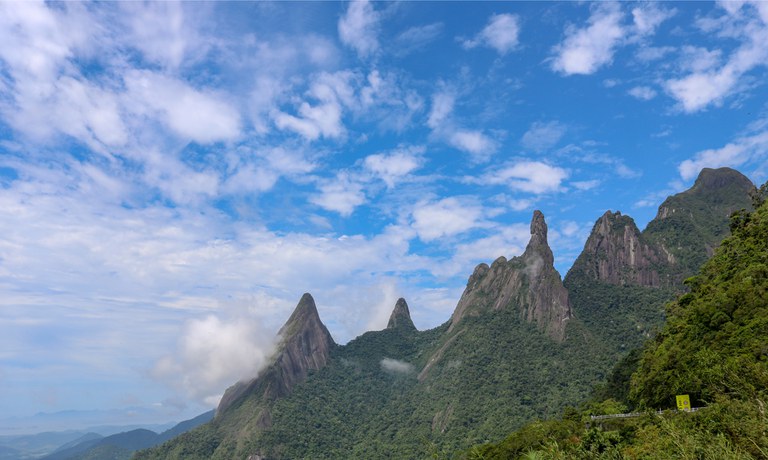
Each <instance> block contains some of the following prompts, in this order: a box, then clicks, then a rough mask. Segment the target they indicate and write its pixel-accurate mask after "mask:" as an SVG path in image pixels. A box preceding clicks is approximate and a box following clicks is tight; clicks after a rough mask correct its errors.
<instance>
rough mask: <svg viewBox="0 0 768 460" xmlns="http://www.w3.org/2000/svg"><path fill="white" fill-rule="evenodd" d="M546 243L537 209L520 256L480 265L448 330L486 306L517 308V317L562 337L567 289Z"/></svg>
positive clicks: (567, 309) (567, 307)
mask: <svg viewBox="0 0 768 460" xmlns="http://www.w3.org/2000/svg"><path fill="white" fill-rule="evenodd" d="M553 263H554V256H553V255H552V250H551V249H550V248H549V245H548V244H547V224H546V222H545V221H544V215H543V214H542V213H541V212H540V211H535V212H534V213H533V220H532V221H531V239H530V241H529V242H528V246H527V247H526V249H525V252H524V253H523V255H522V256H519V257H514V258H512V259H511V260H509V261H507V259H506V258H504V257H499V258H498V259H496V260H495V261H494V262H493V264H491V266H490V267H489V266H488V265H486V264H480V265H478V266H477V267H476V268H475V271H474V273H472V276H470V277H469V281H468V282H467V288H466V289H465V290H464V294H462V296H461V300H459V304H458V305H457V306H456V310H455V311H454V312H453V315H452V316H451V321H450V326H449V328H448V332H451V331H452V330H453V329H454V328H455V327H456V326H457V325H458V324H459V323H460V321H461V319H462V318H463V317H464V316H465V315H467V314H477V313H479V312H480V311H483V310H486V309H493V310H498V309H501V308H517V309H518V311H519V313H520V317H521V318H522V319H524V320H525V321H528V322H530V323H534V324H536V326H537V327H538V328H539V329H540V330H541V331H543V332H545V333H546V334H547V335H549V336H550V337H552V338H553V339H555V340H562V339H563V337H564V334H565V324H566V321H567V320H568V319H569V318H570V317H571V307H570V303H569V301H568V291H566V289H565V287H563V283H562V281H561V279H560V274H559V273H558V272H557V270H555V267H554V265H553Z"/></svg>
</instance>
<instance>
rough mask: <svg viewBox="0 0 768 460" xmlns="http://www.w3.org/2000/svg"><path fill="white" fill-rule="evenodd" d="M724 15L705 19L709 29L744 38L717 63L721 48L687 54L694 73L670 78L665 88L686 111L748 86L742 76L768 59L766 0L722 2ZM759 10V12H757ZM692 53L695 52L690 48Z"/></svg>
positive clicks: (715, 101)
mask: <svg viewBox="0 0 768 460" xmlns="http://www.w3.org/2000/svg"><path fill="white" fill-rule="evenodd" d="M721 6H722V7H723V8H724V9H725V15H724V16H723V17H721V18H720V21H718V22H715V23H712V24H710V23H706V28H707V29H713V30H709V32H715V33H722V34H726V35H729V36H732V37H733V38H736V39H737V40H739V41H740V42H741V44H740V45H739V47H738V48H736V49H735V50H734V51H733V52H732V53H731V54H730V55H729V56H728V58H727V60H726V61H725V63H724V64H722V65H720V66H718V61H719V56H720V50H714V51H708V50H700V51H698V52H696V53H695V54H694V56H693V59H691V58H687V59H686V61H687V62H688V64H687V67H689V68H690V70H691V73H689V74H688V75H685V76H682V77H676V78H671V79H668V80H667V81H666V83H665V88H666V90H667V92H668V93H669V95H670V96H672V97H673V98H674V99H675V100H676V101H678V103H679V104H680V106H681V108H682V110H684V111H685V112H689V113H691V112H697V111H699V110H703V109H705V108H706V107H708V106H710V105H711V104H721V103H722V101H723V100H724V99H725V98H726V97H728V96H730V95H732V94H734V93H736V92H739V91H741V90H743V89H745V87H744V86H743V84H742V77H743V76H744V75H745V74H747V73H749V72H750V71H752V70H753V69H755V68H757V67H761V66H762V67H764V66H765V65H766V62H768V18H767V17H766V16H767V15H766V14H765V10H766V6H765V3H764V2H743V3H739V4H736V3H732V4H729V3H722V4H721ZM755 12H756V13H758V14H755ZM689 54H693V53H691V52H690V51H689Z"/></svg>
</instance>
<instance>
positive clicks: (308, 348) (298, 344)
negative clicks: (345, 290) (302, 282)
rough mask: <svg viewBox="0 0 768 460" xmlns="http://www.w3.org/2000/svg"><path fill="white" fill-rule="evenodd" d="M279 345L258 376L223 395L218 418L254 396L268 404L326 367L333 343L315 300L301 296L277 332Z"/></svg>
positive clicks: (240, 383)
mask: <svg viewBox="0 0 768 460" xmlns="http://www.w3.org/2000/svg"><path fill="white" fill-rule="evenodd" d="M278 335H279V337H280V343H279V345H278V346H277V351H276V353H275V355H274V360H273V362H272V364H271V365H270V366H269V367H268V368H267V369H266V370H264V371H263V372H262V373H261V375H259V376H258V377H256V378H254V379H252V380H250V381H248V382H238V383H237V384H235V385H233V386H232V387H230V388H229V389H227V391H226V392H225V393H224V396H223V397H222V398H221V402H219V407H218V409H217V410H216V414H217V416H218V415H219V414H221V413H223V412H225V411H226V410H227V409H228V408H229V407H231V406H233V405H234V404H236V403H237V402H238V401H240V400H242V398H244V397H246V396H247V395H249V394H251V393H253V392H261V393H262V397H263V398H265V399H269V400H274V399H277V398H281V397H284V396H286V395H288V394H289V393H290V392H291V390H292V389H293V387H294V386H295V385H296V384H297V383H299V382H302V381H304V379H306V378H307V375H308V374H309V371H310V370H318V369H322V368H323V367H325V365H326V364H327V363H328V360H329V359H330V354H331V349H332V348H333V347H334V346H335V342H334V341H333V338H332V337H331V334H330V333H329V332H328V329H327V328H326V327H325V325H324V324H323V322H322V321H320V316H319V315H318V313H317V307H316V306H315V300H314V299H313V298H312V296H311V295H309V294H304V295H303V296H302V297H301V300H300V301H299V304H298V305H297V306H296V309H295V310H294V311H293V313H292V314H291V316H290V318H288V321H286V322H285V324H284V325H283V327H281V328H280V331H279V332H278Z"/></svg>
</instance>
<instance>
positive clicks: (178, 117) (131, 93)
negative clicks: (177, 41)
mask: <svg viewBox="0 0 768 460" xmlns="http://www.w3.org/2000/svg"><path fill="white" fill-rule="evenodd" d="M125 85H126V88H127V90H128V94H127V95H126V98H127V99H128V100H127V101H126V104H127V105H128V107H129V108H130V109H131V110H132V111H133V112H134V113H137V114H139V115H150V116H156V117H158V118H160V119H161V120H163V121H164V122H165V123H166V124H167V125H168V127H169V128H171V129H172V130H174V131H175V132H176V133H177V134H178V135H179V136H182V137H184V138H187V139H190V140H194V141H196V142H200V143H209V142H216V141H221V140H232V139H234V138H236V137H237V136H239V135H240V124H241V122H240V114H239V112H238V111H237V110H236V109H235V108H234V107H233V106H232V105H231V104H230V103H228V102H227V101H226V100H225V98H223V97H221V96H220V95H217V94H216V93H215V92H212V91H200V90H197V89H195V88H192V87H191V86H189V85H188V84H187V83H186V82H183V81H181V80H177V79H175V78H170V77H167V76H165V75H161V74H158V73H155V72H151V71H148V70H142V71H131V72H129V73H128V74H127V75H126V77H125Z"/></svg>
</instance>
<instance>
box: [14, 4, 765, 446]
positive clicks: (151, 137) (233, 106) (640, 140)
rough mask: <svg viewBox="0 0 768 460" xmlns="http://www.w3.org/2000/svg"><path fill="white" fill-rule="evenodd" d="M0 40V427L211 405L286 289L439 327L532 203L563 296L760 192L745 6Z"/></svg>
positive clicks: (173, 12)
mask: <svg viewBox="0 0 768 460" xmlns="http://www.w3.org/2000/svg"><path fill="white" fill-rule="evenodd" d="M0 44H2V45H1V46H0V395H2V396H1V397H0V412H2V413H3V414H4V417H5V418H3V419H1V420H0V434H2V433H3V432H11V431H13V430H17V431H18V430H20V429H22V428H24V427H26V428H24V429H29V430H34V429H36V427H38V426H37V425H34V424H35V423H36V422H35V421H34V420H35V418H34V417H33V415H34V414H38V413H45V414H53V413H56V412H60V411H73V410H77V411H91V412H93V411H99V410H103V411H106V410H109V411H112V412H110V413H111V414H114V413H115V412H114V411H121V410H122V411H124V413H125V414H128V413H130V414H143V415H141V417H144V418H142V420H145V419H147V420H149V419H152V421H167V420H181V419H183V418H185V417H187V418H189V417H191V416H194V415H197V414H199V413H201V412H203V411H205V410H207V409H209V408H211V407H215V405H216V404H217V402H218V398H219V397H220V395H221V394H222V393H223V391H224V390H225V389H226V388H227V387H228V386H229V385H231V384H233V383H234V382H236V381H237V380H238V379H241V378H247V377H250V376H253V375H256V373H257V371H258V369H259V368H260V366H263V364H264V362H265V361H266V360H267V359H268V357H269V355H270V353H271V352H272V351H273V348H274V343H275V335H276V332H277V330H278V329H279V327H280V326H281V325H282V323H283V322H284V321H285V320H286V319H287V318H288V316H289V315H290V313H291V311H292V310H293V308H294V307H295V306H296V304H297V303H298V301H299V299H300V298H301V295H302V294H303V293H304V292H310V293H311V294H312V295H313V297H314V298H315V301H316V303H317V306H318V310H319V313H320V316H321V319H322V320H323V322H324V323H325V324H326V325H327V326H328V328H329V330H330V331H331V334H332V335H333V337H334V339H335V340H336V342H337V343H346V342H348V341H349V340H351V339H353V338H354V337H356V336H358V335H360V334H361V333H363V332H365V331H367V330H377V329H383V328H384V327H385V325H386V322H387V318H388V316H389V314H390V312H391V310H392V308H394V305H395V302H396V300H397V299H398V298H399V297H404V298H405V299H406V300H407V301H408V304H409V307H410V310H411V313H412V316H413V319H414V322H415V323H416V325H417V327H418V328H419V329H428V328H432V327H435V326H438V325H439V324H441V323H443V322H445V321H446V320H447V319H448V318H449V316H450V314H451V312H452V311H453V308H454V307H455V305H456V303H457V302H458V299H459V297H460V295H461V292H462V290H463V288H464V286H465V284H466V280H467V277H468V276H469V275H470V274H471V273H472V271H473V268H474V267H475V266H476V265H477V264H478V263H482V262H485V263H490V262H491V261H493V260H494V259H496V258H497V257H499V256H502V255H503V256H506V257H508V258H509V257H513V256H515V255H519V254H521V253H522V251H523V250H524V248H525V245H526V243H527V241H528V238H529V236H530V232H529V224H530V219H531V216H532V213H533V211H534V210H536V209H539V210H541V211H542V212H543V213H544V215H545V218H546V220H547V223H548V226H549V243H550V246H551V247H552V249H553V252H554V254H555V264H556V268H557V269H558V270H559V272H560V273H561V275H562V276H565V274H566V273H567V270H568V269H569V267H570V266H571V264H572V263H573V260H574V259H575V258H576V257H577V256H578V254H579V252H580V251H581V249H582V248H583V245H584V242H585V240H586V238H587V236H588V234H589V231H590V230H591V228H592V226H593V224H594V222H595V221H596V219H597V218H598V217H599V216H600V215H602V214H603V213H604V212H605V211H607V210H614V211H615V210H620V211H621V212H622V213H624V214H627V215H630V216H632V217H633V218H634V219H635V220H636V222H637V224H638V226H639V227H640V228H643V227H644V226H645V225H646V224H647V223H648V221H649V220H650V219H652V218H653V217H654V215H655V213H656V210H657V208H658V206H659V205H660V204H661V202H662V201H663V200H664V198H666V197H667V196H668V195H670V194H673V193H677V192H680V191H682V190H685V189H686V188H688V187H690V186H691V185H692V183H693V181H694V180H695V178H696V176H697V175H698V173H699V171H700V170H701V168H703V167H720V166H730V167H734V168H737V169H739V170H740V171H742V172H743V173H744V174H746V175H747V176H748V177H749V178H750V179H752V180H753V182H755V183H757V184H762V183H763V182H765V181H766V179H768V87H767V85H766V82H768V72H767V70H768V69H767V68H768V2H754V1H753V2H749V1H745V2H736V1H733V2H727V3H704V2H675V3H664V2H638V3H632V2H621V3H610V2H599V3H597V2H594V3H593V2H561V3H554V2H487V3H483V2H472V3H468V2H446V3H442V2H408V1H402V2H393V3H369V2H351V3H349V2H344V3H340V2H339V3H337V2H276V3H268V2H265V3H251V2H216V3H206V2H188V3H185V2H182V3H176V2H170V1H168V2H161V3H144V2H99V3H78V2H65V3H39V2H33V1H26V2H0ZM39 417H40V416H39ZM39 417H38V418H39ZM72 423H74V422H72Z"/></svg>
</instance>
